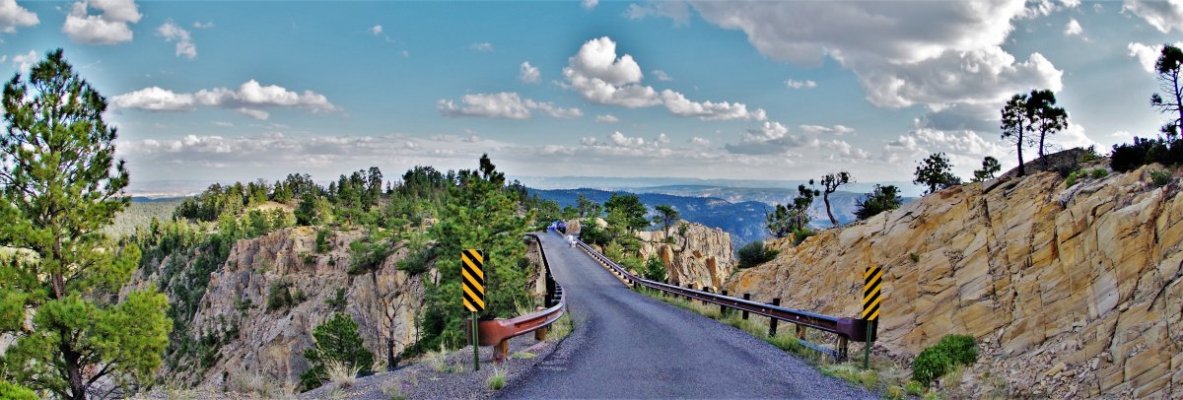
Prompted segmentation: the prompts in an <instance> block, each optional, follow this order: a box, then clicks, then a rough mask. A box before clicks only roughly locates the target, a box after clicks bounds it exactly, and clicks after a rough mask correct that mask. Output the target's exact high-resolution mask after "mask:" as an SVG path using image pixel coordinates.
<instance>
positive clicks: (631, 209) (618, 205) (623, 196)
mask: <svg viewBox="0 0 1183 400" xmlns="http://www.w3.org/2000/svg"><path fill="white" fill-rule="evenodd" d="M604 210H605V211H607V212H608V214H609V216H611V214H612V213H613V212H615V213H617V214H618V221H615V222H617V223H618V224H621V223H622V224H623V226H622V228H624V229H626V230H628V231H630V232H631V231H635V230H637V229H641V228H644V227H645V226H647V225H649V220H647V219H645V212H646V209H645V205H644V204H642V203H641V198H640V197H637V195H635V194H632V193H613V194H612V197H609V198H608V201H606V202H604Z"/></svg>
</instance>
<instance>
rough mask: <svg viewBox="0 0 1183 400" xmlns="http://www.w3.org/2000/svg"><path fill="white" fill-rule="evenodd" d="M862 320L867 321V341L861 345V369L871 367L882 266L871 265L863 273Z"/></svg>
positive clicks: (877, 317) (877, 321)
mask: <svg viewBox="0 0 1183 400" xmlns="http://www.w3.org/2000/svg"><path fill="white" fill-rule="evenodd" d="M863 279H864V280H865V281H866V282H865V283H864V284H863V320H864V321H866V323H867V342H866V345H865V346H863V369H868V368H871V346H872V345H873V344H874V343H875V325H876V324H878V323H879V292H880V289H881V288H882V287H883V268H880V267H879V266H875V265H871V266H868V267H867V272H864V273H863Z"/></svg>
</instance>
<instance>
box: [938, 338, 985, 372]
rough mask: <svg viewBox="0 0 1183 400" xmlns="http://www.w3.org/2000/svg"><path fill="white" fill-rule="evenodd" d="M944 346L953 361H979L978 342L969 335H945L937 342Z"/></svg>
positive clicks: (967, 363) (965, 362) (961, 362)
mask: <svg viewBox="0 0 1183 400" xmlns="http://www.w3.org/2000/svg"><path fill="white" fill-rule="evenodd" d="M937 347H940V348H943V349H944V350H945V352H946V353H948V354H949V357H950V358H951V359H952V360H953V362H955V363H958V364H962V365H970V364H973V363H974V362H976V361H978V343H977V342H976V341H975V340H974V337H973V336H969V335H945V337H943V338H941V341H940V342H938V343H937Z"/></svg>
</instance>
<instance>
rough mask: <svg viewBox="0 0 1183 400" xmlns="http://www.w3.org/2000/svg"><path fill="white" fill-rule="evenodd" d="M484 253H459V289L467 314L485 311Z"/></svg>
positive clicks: (471, 251)
mask: <svg viewBox="0 0 1183 400" xmlns="http://www.w3.org/2000/svg"><path fill="white" fill-rule="evenodd" d="M484 267H485V252H483V251H480V250H477V249H468V250H464V251H461V252H460V276H461V277H462V278H463V279H461V282H460V284H461V289H463V290H464V308H467V309H468V311H469V312H478V311H484V310H485V271H484Z"/></svg>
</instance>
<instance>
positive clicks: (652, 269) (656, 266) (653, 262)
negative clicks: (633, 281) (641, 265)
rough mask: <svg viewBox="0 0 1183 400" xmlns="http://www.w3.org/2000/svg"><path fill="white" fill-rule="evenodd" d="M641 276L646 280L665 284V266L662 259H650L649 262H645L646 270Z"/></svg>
mask: <svg viewBox="0 0 1183 400" xmlns="http://www.w3.org/2000/svg"><path fill="white" fill-rule="evenodd" d="M641 275H643V276H644V277H645V279H649V280H653V281H658V282H665V278H666V270H665V264H662V262H661V259H658V258H657V257H649V260H648V261H645V269H644V270H643V271H642V272H641Z"/></svg>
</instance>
